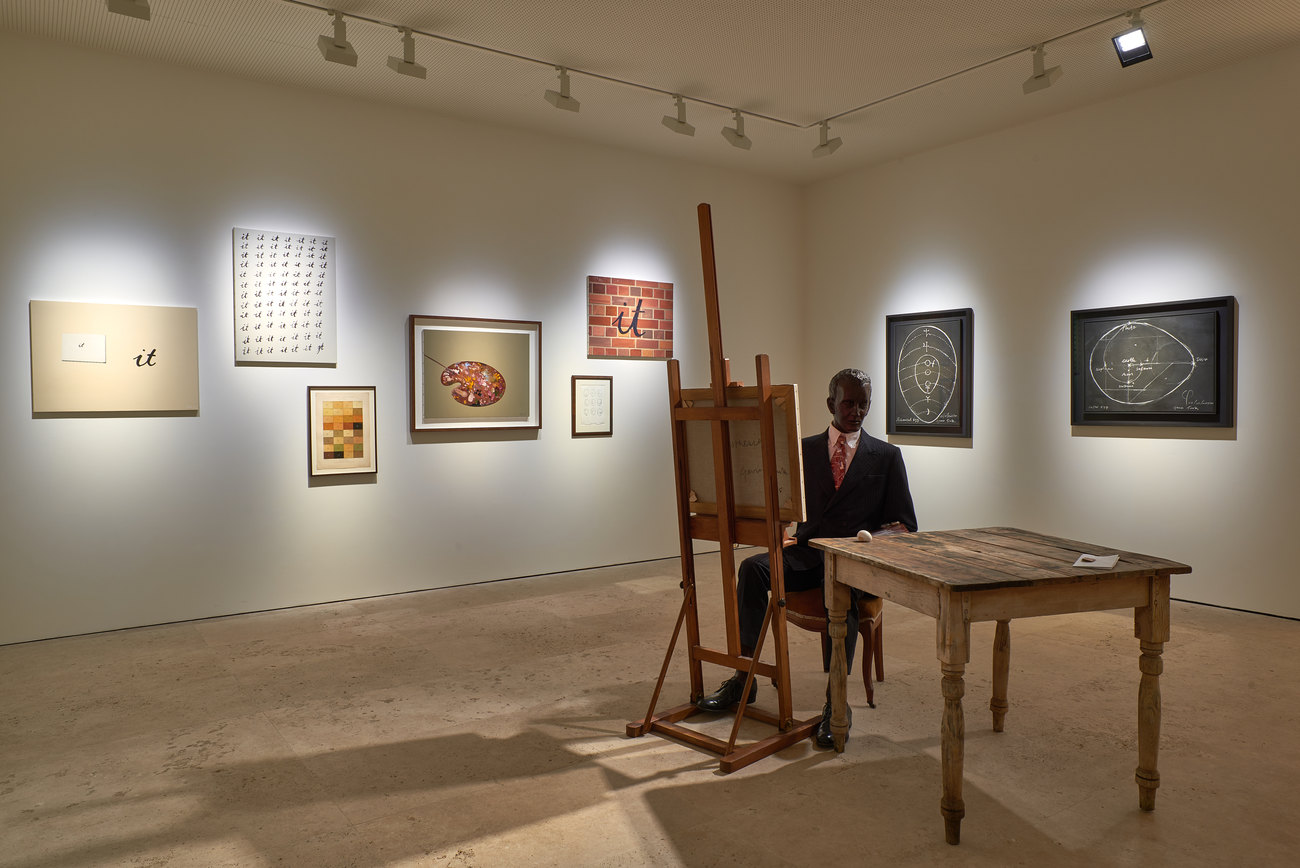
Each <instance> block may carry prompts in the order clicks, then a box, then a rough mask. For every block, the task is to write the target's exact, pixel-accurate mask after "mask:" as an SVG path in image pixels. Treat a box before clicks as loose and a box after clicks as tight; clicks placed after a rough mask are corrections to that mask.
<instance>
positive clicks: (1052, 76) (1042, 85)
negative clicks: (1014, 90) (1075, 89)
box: [1021, 45, 1061, 94]
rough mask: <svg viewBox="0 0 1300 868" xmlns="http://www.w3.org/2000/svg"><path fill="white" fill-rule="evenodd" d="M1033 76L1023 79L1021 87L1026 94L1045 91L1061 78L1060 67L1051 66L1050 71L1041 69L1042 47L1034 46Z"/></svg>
mask: <svg viewBox="0 0 1300 868" xmlns="http://www.w3.org/2000/svg"><path fill="white" fill-rule="evenodd" d="M1033 50H1034V74H1033V75H1031V76H1029V78H1027V79H1025V83H1024V84H1023V85H1022V86H1021V89H1022V90H1024V92H1025V93H1026V94H1031V93H1033V92H1034V91H1036V90H1045V89H1047V88H1049V87H1051V86H1052V82H1054V81H1056V80H1057V79H1058V78H1060V77H1061V67H1059V66H1053V67H1052V68H1051V69H1043V57H1044V52H1043V46H1041V45H1035V46H1034V49H1033Z"/></svg>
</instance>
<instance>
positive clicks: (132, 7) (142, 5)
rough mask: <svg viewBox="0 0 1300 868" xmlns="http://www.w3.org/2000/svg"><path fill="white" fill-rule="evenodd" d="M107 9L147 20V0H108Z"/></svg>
mask: <svg viewBox="0 0 1300 868" xmlns="http://www.w3.org/2000/svg"><path fill="white" fill-rule="evenodd" d="M108 11H109V12H116V13H117V14H118V15H129V16H130V17H132V18H139V19H141V20H142V21H148V20H149V0H108Z"/></svg>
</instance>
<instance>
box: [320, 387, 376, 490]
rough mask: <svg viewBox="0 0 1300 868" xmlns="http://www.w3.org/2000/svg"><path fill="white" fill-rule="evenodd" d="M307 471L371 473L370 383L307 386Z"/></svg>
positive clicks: (372, 421) (372, 404)
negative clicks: (349, 386) (366, 384)
mask: <svg viewBox="0 0 1300 868" xmlns="http://www.w3.org/2000/svg"><path fill="white" fill-rule="evenodd" d="M307 443H308V451H307V454H308V460H307V472H308V474H309V475H311V476H334V475H338V474H343V473H375V472H376V471H377V470H378V464H377V463H376V461H375V389H374V387H373V386H356V387H351V388H337V387H334V386H308V387H307Z"/></svg>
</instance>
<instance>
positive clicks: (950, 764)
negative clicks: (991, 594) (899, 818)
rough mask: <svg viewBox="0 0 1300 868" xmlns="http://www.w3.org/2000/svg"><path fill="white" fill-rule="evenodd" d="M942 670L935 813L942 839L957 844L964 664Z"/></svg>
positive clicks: (961, 804)
mask: <svg viewBox="0 0 1300 868" xmlns="http://www.w3.org/2000/svg"><path fill="white" fill-rule="evenodd" d="M942 669H943V727H942V730H941V739H940V741H941V746H942V751H943V798H942V799H941V800H940V802H939V810H940V812H941V813H942V814H943V834H944V839H945V840H946V841H947V842H948V843H949V844H957V843H959V842H960V841H961V820H962V817H964V816H966V803H965V802H963V801H962V798H961V777H962V760H963V758H964V754H965V750H966V747H965V744H966V720H965V717H964V716H963V715H962V710H961V698H962V696H963V695H964V694H965V693H966V682H965V680H964V679H963V677H962V676H963V675H964V674H965V671H966V666H965V664H962V663H944V664H943V665H942Z"/></svg>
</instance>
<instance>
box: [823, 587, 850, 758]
mask: <svg viewBox="0 0 1300 868" xmlns="http://www.w3.org/2000/svg"><path fill="white" fill-rule="evenodd" d="M833 564H834V561H832V567H831V570H830V574H829V575H827V577H826V581H827V583H828V585H827V587H828V590H829V594H828V595H827V596H828V597H829V599H828V600H827V606H826V611H827V618H826V620H827V624H826V632H827V634H828V635H829V636H830V637H831V674H830V688H831V736H832V737H833V738H834V739H835V752H836V753H843V752H844V742H845V741H846V740H848V737H849V716H848V706H849V692H848V680H849V667H848V661H847V656H846V655H845V653H844V637H845V636H846V635H847V634H848V629H847V622H846V618H847V617H848V613H849V604H850V603H851V602H852V601H851V598H850V594H851V592H850V590H849V586H848V585H844V584H841V583H839V582H837V581H835V576H834V567H833Z"/></svg>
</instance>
